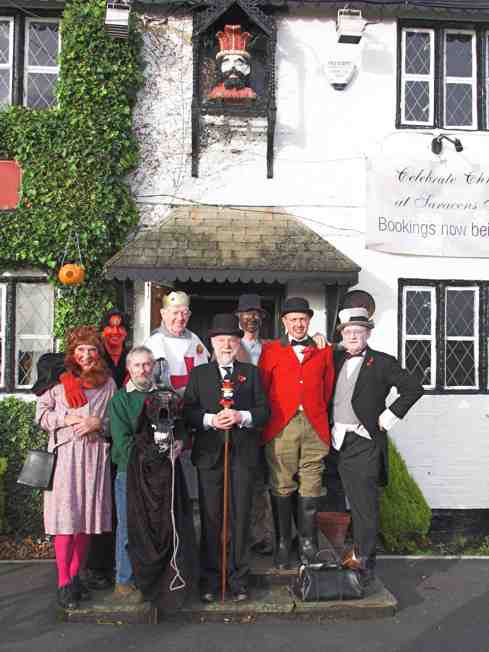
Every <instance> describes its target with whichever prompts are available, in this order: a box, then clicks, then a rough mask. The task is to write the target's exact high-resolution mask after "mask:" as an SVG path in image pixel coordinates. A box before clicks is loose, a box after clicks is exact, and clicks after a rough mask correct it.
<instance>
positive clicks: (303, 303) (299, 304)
mask: <svg viewBox="0 0 489 652" xmlns="http://www.w3.org/2000/svg"><path fill="white" fill-rule="evenodd" d="M288 312H303V313H304V314H306V315H309V317H312V316H313V314H314V310H311V308H310V306H309V302H308V301H307V300H306V299H303V298H302V297H290V298H289V299H287V300H286V301H285V303H284V307H283V308H282V311H281V313H280V316H281V317H283V316H284V315H286V314H287V313H288Z"/></svg>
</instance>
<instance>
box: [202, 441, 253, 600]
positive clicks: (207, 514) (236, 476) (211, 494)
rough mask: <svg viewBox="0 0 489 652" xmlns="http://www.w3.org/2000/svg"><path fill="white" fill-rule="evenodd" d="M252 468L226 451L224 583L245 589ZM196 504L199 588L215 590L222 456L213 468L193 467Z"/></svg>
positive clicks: (218, 568) (218, 566)
mask: <svg viewBox="0 0 489 652" xmlns="http://www.w3.org/2000/svg"><path fill="white" fill-rule="evenodd" d="M255 475H256V470H255V469H254V468H252V467H251V468H250V467H248V466H245V465H243V464H241V463H240V462H239V460H238V459H236V456H235V455H234V454H233V449H232V448H231V453H230V473H229V478H230V501H229V527H228V531H229V534H230V539H229V553H228V586H229V589H230V590H231V591H233V592H236V591H239V590H240V589H242V588H247V581H248V573H249V570H250V565H249V560H250V543H251V540H250V539H251V537H250V533H251V505H252V498H253V486H254V481H255ZM197 476H198V483H199V505H200V524H201V534H200V563H201V589H202V591H203V592H207V591H210V592H212V593H218V592H219V590H220V585H221V584H220V577H221V555H222V548H221V532H222V517H223V493H224V455H223V456H222V459H221V460H220V463H219V465H218V466H217V467H215V468H212V469H203V468H198V469H197Z"/></svg>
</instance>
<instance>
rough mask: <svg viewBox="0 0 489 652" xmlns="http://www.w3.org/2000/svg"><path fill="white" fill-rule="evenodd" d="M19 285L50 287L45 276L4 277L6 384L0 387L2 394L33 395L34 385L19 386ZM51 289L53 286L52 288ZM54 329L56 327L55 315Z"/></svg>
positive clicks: (0, 278)
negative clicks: (17, 358) (17, 327)
mask: <svg viewBox="0 0 489 652" xmlns="http://www.w3.org/2000/svg"><path fill="white" fill-rule="evenodd" d="M19 283H32V284H43V285H47V286H49V283H48V281H47V279H46V277H45V276H30V275H29V276H28V275H26V276H21V275H19V276H2V277H0V285H3V286H6V289H5V293H4V294H5V299H4V303H5V333H4V335H5V337H4V351H5V356H4V383H3V385H0V394H32V385H20V386H17V363H16V352H17V341H16V330H17V329H16V321H17V285H18V284H19ZM50 287H51V286H50ZM52 292H53V313H54V309H55V302H56V296H55V294H54V288H52ZM52 317H53V327H54V314H53V315H52ZM50 350H51V351H52V352H54V350H55V337H54V332H53V333H52V335H51V348H50Z"/></svg>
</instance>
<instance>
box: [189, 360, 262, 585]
mask: <svg viewBox="0 0 489 652" xmlns="http://www.w3.org/2000/svg"><path fill="white" fill-rule="evenodd" d="M231 379H232V381H233V383H234V405H233V409H235V410H247V411H249V412H250V413H251V416H252V420H253V425H252V427H251V428H239V427H236V426H235V427H234V428H233V429H232V430H231V437H230V440H231V463H230V489H231V491H230V493H231V497H230V525H231V527H230V535H231V536H230V554H229V556H228V558H229V568H228V576H229V587H230V589H231V590H232V591H239V590H240V589H241V588H246V580H247V575H248V571H249V548H250V546H249V533H250V530H251V502H252V496H253V485H254V481H255V475H256V472H257V469H258V464H259V447H260V429H261V428H263V426H264V425H265V423H266V421H267V420H268V418H269V416H270V410H269V408H268V404H267V399H266V396H265V393H264V391H263V388H262V385H261V380H260V374H259V371H258V369H257V368H256V367H254V366H253V365H251V364H248V363H244V362H237V361H235V362H234V366H233V374H232V376H231ZM221 385H222V378H221V374H220V371H219V368H218V365H217V363H216V362H210V363H208V364H204V365H199V366H198V367H194V369H192V371H191V373H190V378H189V382H188V385H187V388H186V390H185V394H184V416H185V419H186V421H187V423H188V424H189V425H190V426H191V427H192V429H193V435H194V439H193V446H192V462H193V463H194V465H195V466H196V467H197V473H198V479H199V502H200V516H201V570H202V588H203V590H204V591H206V592H207V591H211V592H213V593H217V592H218V590H219V574H220V554H221V536H220V535H221V527H222V511H223V495H222V492H223V485H224V468H223V464H224V432H223V431H222V430H216V429H214V428H210V429H208V430H205V429H204V427H203V420H204V414H206V413H209V414H216V413H217V412H220V410H222V406H221V405H220V400H221Z"/></svg>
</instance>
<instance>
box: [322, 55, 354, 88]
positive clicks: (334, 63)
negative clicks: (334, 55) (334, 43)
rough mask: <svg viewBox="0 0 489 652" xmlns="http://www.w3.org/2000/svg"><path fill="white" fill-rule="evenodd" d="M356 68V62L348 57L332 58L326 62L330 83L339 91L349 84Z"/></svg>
mask: <svg viewBox="0 0 489 652" xmlns="http://www.w3.org/2000/svg"><path fill="white" fill-rule="evenodd" d="M356 69H357V66H356V64H355V63H354V62H353V61H351V60H348V59H330V60H329V61H328V62H327V63H326V74H327V75H328V79H329V83H330V84H331V86H332V87H333V88H335V89H336V90H337V91H342V90H344V89H345V88H346V87H347V86H348V84H349V83H350V82H351V80H352V79H353V75H354V74H355V71H356Z"/></svg>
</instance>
